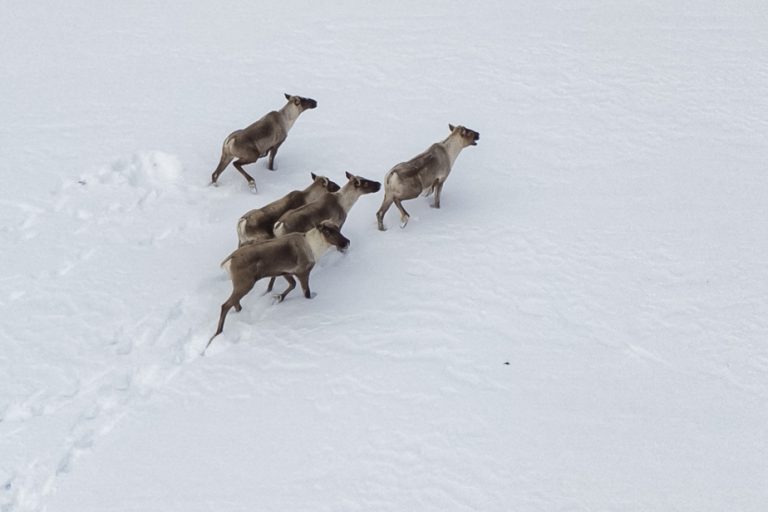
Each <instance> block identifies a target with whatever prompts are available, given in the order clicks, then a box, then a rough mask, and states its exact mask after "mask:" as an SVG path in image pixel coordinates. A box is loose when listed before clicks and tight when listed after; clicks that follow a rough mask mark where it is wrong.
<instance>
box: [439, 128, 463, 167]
mask: <svg viewBox="0 0 768 512" xmlns="http://www.w3.org/2000/svg"><path fill="white" fill-rule="evenodd" d="M441 144H442V145H443V147H445V151H446V152H447V153H448V160H450V162H451V167H453V162H455V161H456V157H458V156H459V153H461V150H462V149H464V144H463V143H462V140H461V136H459V135H454V134H453V133H451V134H450V135H449V136H448V138H447V139H445V140H444V141H443V142H442V143H441Z"/></svg>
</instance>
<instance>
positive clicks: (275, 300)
mask: <svg viewBox="0 0 768 512" xmlns="http://www.w3.org/2000/svg"><path fill="white" fill-rule="evenodd" d="M284 300H285V297H283V296H282V295H280V294H278V295H273V296H272V304H280V303H281V302H283V301H284Z"/></svg>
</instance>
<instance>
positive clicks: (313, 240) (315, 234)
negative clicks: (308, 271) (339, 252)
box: [304, 228, 331, 261]
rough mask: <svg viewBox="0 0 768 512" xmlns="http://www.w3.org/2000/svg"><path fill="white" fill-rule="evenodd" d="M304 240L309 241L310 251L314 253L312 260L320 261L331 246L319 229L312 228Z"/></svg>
mask: <svg viewBox="0 0 768 512" xmlns="http://www.w3.org/2000/svg"><path fill="white" fill-rule="evenodd" d="M304 239H305V240H306V241H307V245H308V246H309V250H310V251H312V259H313V260H315V261H317V260H319V259H320V256H322V255H323V254H324V253H325V251H327V250H328V247H330V246H331V244H329V243H328V241H327V240H326V239H325V237H324V236H323V234H322V233H320V231H318V230H317V228H312V229H310V230H309V231H307V232H306V233H305V234H304Z"/></svg>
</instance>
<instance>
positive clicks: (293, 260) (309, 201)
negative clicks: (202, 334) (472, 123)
mask: <svg viewBox="0 0 768 512" xmlns="http://www.w3.org/2000/svg"><path fill="white" fill-rule="evenodd" d="M285 98H286V99H287V100H288V102H287V103H286V104H285V106H283V108H281V109H280V110H277V111H272V112H270V113H268V114H266V115H265V116H264V117H262V118H261V119H259V120H258V121H256V122H255V123H253V124H251V125H250V126H248V127H247V128H244V129H242V130H237V131H235V132H233V133H231V134H230V135H229V136H228V137H227V138H226V139H224V144H223V147H222V149H221V160H220V161H219V165H218V166H217V167H216V170H215V171H213V174H212V176H211V182H212V184H213V185H217V182H218V179H219V176H220V175H221V173H222V172H223V171H224V169H226V168H227V166H228V165H229V164H230V163H232V164H233V165H234V166H235V168H236V169H237V170H238V171H240V174H242V175H243V176H244V177H245V179H246V180H248V185H249V187H250V188H251V190H252V191H255V190H256V182H255V181H254V179H253V177H252V176H251V175H249V174H248V173H247V172H245V169H243V165H247V164H252V163H255V162H256V161H257V160H258V159H259V158H262V157H264V156H267V155H269V162H268V164H267V168H268V169H269V170H272V171H273V170H275V168H274V162H275V156H276V155H277V150H278V149H279V148H280V146H281V145H282V144H283V142H284V141H285V139H286V137H287V136H288V131H289V130H290V129H291V127H292V126H293V124H294V123H295V122H296V119H298V118H299V115H301V113H302V112H304V111H305V110H309V109H313V108H316V107H317V101H315V100H313V99H310V98H303V97H301V96H293V95H290V94H286V95H285ZM448 127H449V129H450V132H451V133H450V135H448V137H447V138H446V139H445V140H443V141H441V142H437V143H435V144H432V145H431V146H430V147H429V148H427V150H426V151H424V152H423V153H420V154H419V155H417V156H415V157H414V158H412V159H410V160H408V161H407V162H402V163H399V164H397V165H396V166H394V167H393V168H392V169H391V170H390V171H389V172H387V174H386V176H385V177H384V200H383V201H382V203H381V207H380V208H379V210H378V212H376V221H377V224H378V228H379V229H380V230H382V231H384V230H385V229H386V228H385V227H384V215H385V214H386V213H387V210H389V207H390V206H392V203H394V204H395V206H396V207H397V209H398V210H400V221H401V223H400V227H405V225H406V224H407V223H408V219H409V215H408V212H406V211H405V208H403V204H402V201H404V200H407V199H413V198H416V197H418V196H419V195H422V194H423V195H425V196H428V195H430V194H432V193H434V195H435V198H434V203H433V204H432V206H433V207H435V208H440V193H441V191H442V189H443V185H444V184H445V180H446V179H447V178H448V174H449V173H450V172H451V168H452V167H453V163H454V162H455V161H456V157H457V156H458V155H459V153H460V152H461V150H462V149H464V148H465V147H467V146H474V145H477V141H478V140H479V138H480V134H479V133H477V132H476V131H474V130H470V129H468V128H465V127H463V126H453V125H448ZM311 176H312V183H311V184H310V185H309V186H308V187H307V188H305V189H304V190H294V191H292V192H290V193H288V194H287V195H286V196H284V197H282V198H280V199H278V200H277V201H274V202H272V203H269V204H268V205H266V206H264V207H262V208H258V209H255V210H251V211H249V212H247V213H246V214H245V215H243V216H242V217H241V218H240V220H239V221H238V223H237V237H238V240H239V247H238V248H237V249H236V250H235V251H234V252H233V253H232V254H230V255H229V256H227V258H226V259H225V260H224V261H223V262H222V264H221V266H222V267H223V268H224V269H225V270H226V271H227V273H228V274H229V278H230V280H231V281H232V294H231V295H230V296H229V298H228V299H227V300H226V302H224V304H222V305H221V314H220V316H219V324H218V327H217V329H216V333H215V334H214V335H213V336H212V337H211V339H210V340H209V341H208V345H206V349H207V348H208V346H209V345H210V344H211V342H212V341H213V339H214V338H215V337H216V336H218V335H219V334H221V332H222V330H223V329H224V319H225V318H226V316H227V313H228V312H229V310H230V309H232V308H235V311H240V310H241V309H242V306H241V305H240V299H242V298H243V297H244V296H245V295H246V294H247V293H248V292H249V291H251V289H252V288H253V286H254V285H255V284H256V281H258V280H259V279H262V278H265V277H269V278H270V282H269V285H268V287H267V292H271V291H272V287H273V285H274V281H275V278H277V277H283V279H285V280H286V281H287V283H288V287H287V288H286V289H285V291H283V292H282V293H280V294H279V295H276V296H275V300H276V301H278V302H282V301H283V300H284V299H285V297H286V296H287V295H288V294H289V293H290V292H291V290H293V289H294V288H295V287H296V279H298V280H299V284H300V285H301V288H302V291H303V292H304V296H305V297H306V298H308V299H309V298H312V295H311V293H310V291H309V273H310V272H311V271H312V268H313V267H314V265H315V263H316V262H317V260H318V259H319V258H320V256H322V254H323V253H324V252H325V251H326V250H328V249H329V248H330V247H336V248H337V249H338V250H340V251H344V250H346V248H347V247H348V246H349V240H348V239H347V238H345V237H344V235H342V234H341V228H342V227H343V226H344V221H346V219H347V215H348V214H349V211H350V210H351V209H352V206H353V205H354V204H355V202H356V201H357V200H358V198H359V197H360V196H362V195H364V194H371V193H375V192H378V191H379V189H380V188H381V183H379V182H377V181H374V180H370V179H366V178H363V177H362V176H355V175H353V174H350V173H348V172H347V173H346V177H347V183H345V184H344V186H341V187H340V186H339V185H337V184H336V183H334V182H333V181H331V180H330V179H328V178H327V177H325V176H316V175H315V174H314V173H312V174H311ZM203 352H205V350H204V351H203Z"/></svg>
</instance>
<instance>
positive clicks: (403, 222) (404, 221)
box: [400, 217, 410, 229]
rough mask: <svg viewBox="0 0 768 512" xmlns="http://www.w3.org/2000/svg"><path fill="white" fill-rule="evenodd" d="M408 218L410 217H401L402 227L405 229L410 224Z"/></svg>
mask: <svg viewBox="0 0 768 512" xmlns="http://www.w3.org/2000/svg"><path fill="white" fill-rule="evenodd" d="M408 219H410V217H403V218H402V219H400V229H403V228H404V227H405V226H407V225H408Z"/></svg>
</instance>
